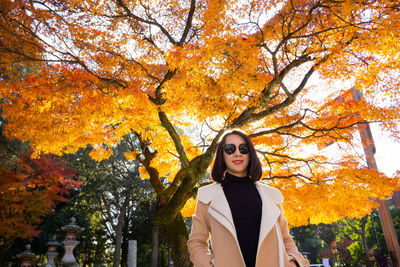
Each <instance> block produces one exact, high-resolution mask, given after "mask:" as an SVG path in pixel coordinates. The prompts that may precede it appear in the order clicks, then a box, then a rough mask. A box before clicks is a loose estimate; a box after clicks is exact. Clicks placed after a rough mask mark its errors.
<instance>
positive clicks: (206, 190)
mask: <svg viewBox="0 0 400 267" xmlns="http://www.w3.org/2000/svg"><path fill="white" fill-rule="evenodd" d="M220 187H221V184H219V183H212V184H209V185H206V186H203V187H200V188H199V190H198V191H197V199H198V200H199V201H201V202H203V203H204V204H208V203H210V201H211V200H212V198H213V196H214V194H215V193H216V191H217V190H218V189H219V188H220Z"/></svg>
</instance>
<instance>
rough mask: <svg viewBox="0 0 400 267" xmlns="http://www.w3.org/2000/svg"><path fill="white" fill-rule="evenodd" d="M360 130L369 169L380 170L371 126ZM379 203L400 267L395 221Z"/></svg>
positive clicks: (357, 95)
mask: <svg viewBox="0 0 400 267" xmlns="http://www.w3.org/2000/svg"><path fill="white" fill-rule="evenodd" d="M352 91H353V99H354V100H356V101H360V100H361V98H362V93H361V92H360V91H358V90H357V89H355V88H353V89H352ZM358 130H359V132H360V135H361V141H362V145H363V149H364V154H365V158H366V159H367V165H368V168H370V169H375V170H378V167H377V165H376V161H375V156H374V154H375V151H376V148H375V143H374V139H373V137H372V133H371V129H370V127H369V124H368V123H364V124H359V126H358ZM378 203H379V207H378V214H379V219H380V220H381V224H382V230H383V233H384V235H385V240H386V245H387V248H388V250H389V255H390V259H391V261H392V266H393V267H400V246H399V241H398V240H397V236H396V231H395V229H394V225H393V220H392V216H391V214H390V211H389V208H388V204H387V202H386V200H379V201H378Z"/></svg>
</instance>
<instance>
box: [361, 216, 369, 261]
mask: <svg viewBox="0 0 400 267" xmlns="http://www.w3.org/2000/svg"><path fill="white" fill-rule="evenodd" d="M367 218H368V217H364V218H363V219H362V220H361V237H362V242H363V247H364V253H365V256H366V257H367V262H368V263H369V248H368V244H367V237H366V234H365V225H366V223H367Z"/></svg>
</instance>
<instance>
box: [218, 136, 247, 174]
mask: <svg viewBox="0 0 400 267" xmlns="http://www.w3.org/2000/svg"><path fill="white" fill-rule="evenodd" d="M227 144H233V145H235V147H236V149H235V152H234V153H233V154H231V155H229V154H227V153H226V152H225V151H224V161H225V164H226V167H227V171H228V172H229V173H230V174H232V175H235V176H238V177H245V176H247V165H249V155H250V154H249V153H247V154H242V153H240V151H239V145H241V144H244V145H246V141H245V140H244V139H243V138H242V137H241V136H240V135H237V134H231V135H228V136H227V137H226V139H225V145H227Z"/></svg>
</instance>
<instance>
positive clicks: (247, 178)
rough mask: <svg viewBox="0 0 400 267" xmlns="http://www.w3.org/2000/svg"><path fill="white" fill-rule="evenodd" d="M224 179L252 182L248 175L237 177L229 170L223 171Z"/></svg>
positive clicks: (232, 181) (236, 181)
mask: <svg viewBox="0 0 400 267" xmlns="http://www.w3.org/2000/svg"><path fill="white" fill-rule="evenodd" d="M225 179H227V180H228V181H229V182H230V183H252V181H251V180H250V177H249V176H246V177H238V176H235V175H233V174H230V173H229V172H225Z"/></svg>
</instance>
